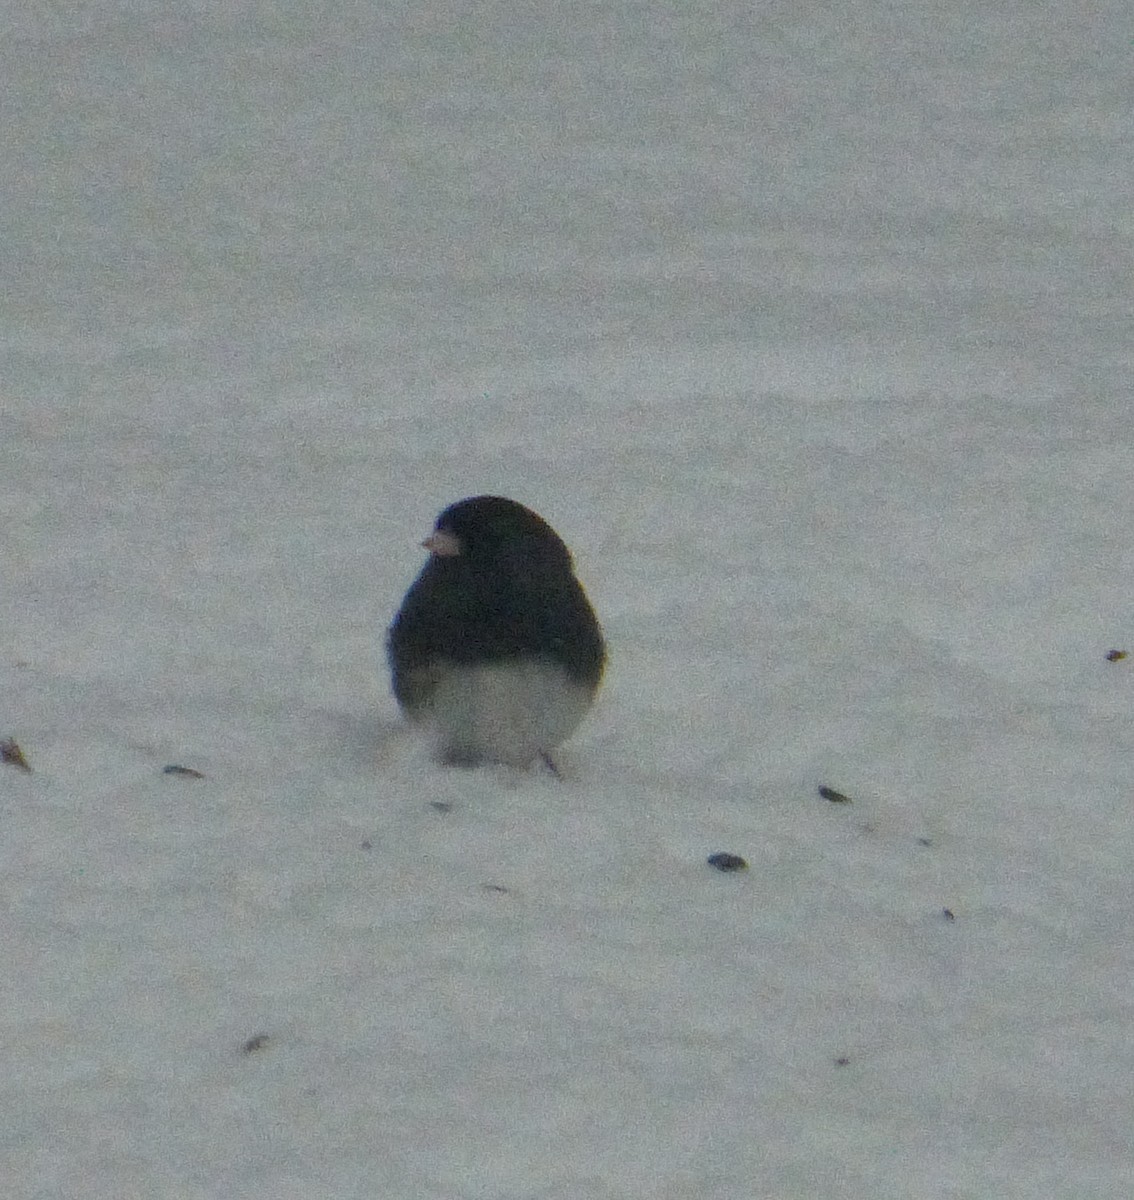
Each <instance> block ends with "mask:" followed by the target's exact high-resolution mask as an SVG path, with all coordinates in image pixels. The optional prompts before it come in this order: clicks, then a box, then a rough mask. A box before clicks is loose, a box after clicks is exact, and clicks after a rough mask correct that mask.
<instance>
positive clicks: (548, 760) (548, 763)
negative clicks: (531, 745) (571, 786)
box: [539, 750, 563, 779]
mask: <svg viewBox="0 0 1134 1200" xmlns="http://www.w3.org/2000/svg"><path fill="white" fill-rule="evenodd" d="M539 761H540V762H541V763H543V765H544V766H545V767H546V768H547V769H548V770H549V771H550V772H551V773H552V775H554V776H555V778H556V779H562V778H563V775H562V773H561V772H560V770H559V768H558V767H557V766H556V765H555V759H554V758H552V757H551V755H550V754H548V752H547V751H546V750H544V751H542V753H541V754H540V756H539Z"/></svg>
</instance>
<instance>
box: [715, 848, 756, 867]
mask: <svg viewBox="0 0 1134 1200" xmlns="http://www.w3.org/2000/svg"><path fill="white" fill-rule="evenodd" d="M707 861H708V863H709V866H710V867H716V869H717V870H718V871H747V870H748V863H746V862H745V861H744V859H743V858H741V857H740V855H739V854H728V853H726V852H725V851H723V850H722V851H721V852H720V853H718V854H710V855H709V857H708V860H707Z"/></svg>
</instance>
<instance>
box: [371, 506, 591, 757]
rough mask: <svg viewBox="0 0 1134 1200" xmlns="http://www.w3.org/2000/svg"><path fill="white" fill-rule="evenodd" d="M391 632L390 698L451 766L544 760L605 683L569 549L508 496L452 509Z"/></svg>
mask: <svg viewBox="0 0 1134 1200" xmlns="http://www.w3.org/2000/svg"><path fill="white" fill-rule="evenodd" d="M422 546H423V547H424V548H425V549H426V550H428V551H429V558H428V559H427V560H426V562H425V565H424V566H423V567H422V569H421V572H420V574H419V575H418V576H417V578H416V579H415V580H414V582H413V583H412V584H411V585H410V588H409V591H407V592H406V595H405V598H404V599H403V600H402V603H401V606H400V608H399V609H398V612H397V614H396V615H395V617H394V619H393V622H392V623H391V625H390V627H389V631H388V634H387V639H386V652H387V658H388V661H389V666H390V674H391V683H392V686H393V693H394V698H395V699H396V700H397V702H398V705H399V707H400V708H401V710H402V712H403V713H404V714H405V715H406V717H407V719H408V720H409V722H410V723H411V724H413V725H417V726H420V727H424V728H425V730H426V731H427V732H428V734H429V736H430V738H431V739H432V742H433V746H434V750H435V753H436V757H437V758H438V759H439V760H440V761H441V762H442V763H444V764H446V765H450V766H464V767H474V766H479V765H481V764H482V763H487V762H494V763H504V764H507V765H509V766H513V767H530V766H531V765H533V764H534V763H536V762H539V761H541V762H543V763H544V764H545V765H546V766H547V768H548V769H549V770H550V771H551V772H552V773H553V774H555V775H558V774H559V771H558V769H557V767H556V765H555V762H554V760H553V759H552V757H551V755H552V751H554V750H555V749H556V748H557V747H558V746H559V745H561V744H562V743H563V742H564V741H566V740H567V738H569V737H570V736H571V734H572V733H574V732H575V730H576V728H577V727H578V726H579V724H580V722H581V721H582V719H583V717H584V716H586V714H587V712H588V710H589V709H590V707H591V704H592V703H593V701H594V698H595V695H596V693H597V692H598V689H599V685H600V683H601V681H602V675H603V670H604V667H605V665H606V643H605V641H604V638H603V633H602V628H601V626H600V625H599V621H598V618H597V617H596V616H595V612H594V609H593V608H592V607H591V603H590V600H589V599H588V598H587V593H586V591H585V590H584V589H583V585H582V584H581V583H580V582H579V580H578V579H577V578H576V576H575V569H574V564H573V561H572V558H571V552H570V551H569V550H568V549H567V546H566V545H565V543H564V542H563V539H562V538H561V537H560V536H559V535H558V534H557V533H556V532H555V530H554V529H552V527H551V526H550V525H549V524H548V523H547V522H546V521H545V520H544V519H543V518H542V517H541V516H539V514H538V513H535V512H533V511H532V510H531V509H530V508H527V507H525V506H524V505H523V504H520V503H519V502H518V501H515V500H509V499H508V498H506V497H504V496H470V497H468V498H467V499H464V500H459V501H457V502H456V503H455V504H451V505H449V507H448V508H446V509H445V510H444V512H442V513H441V515H440V516H439V517H438V518H437V521H436V523H435V525H434V527H433V532H432V533H431V534H430V536H429V537H427V538H426V539H425V541H424V542H422Z"/></svg>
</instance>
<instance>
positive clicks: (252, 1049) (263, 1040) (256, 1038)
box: [240, 1033, 272, 1054]
mask: <svg viewBox="0 0 1134 1200" xmlns="http://www.w3.org/2000/svg"><path fill="white" fill-rule="evenodd" d="M271 1040H272V1039H271V1037H269V1035H268V1034H266V1033H254V1034H253V1035H252V1036H251V1037H250V1038H249V1039H248V1041H246V1042H245V1043H244V1045H243V1046H241V1047H240V1053H241V1054H255V1053H256V1051H257V1050H263V1049H265V1048H266V1047H267V1045H268V1043H269V1042H270V1041H271Z"/></svg>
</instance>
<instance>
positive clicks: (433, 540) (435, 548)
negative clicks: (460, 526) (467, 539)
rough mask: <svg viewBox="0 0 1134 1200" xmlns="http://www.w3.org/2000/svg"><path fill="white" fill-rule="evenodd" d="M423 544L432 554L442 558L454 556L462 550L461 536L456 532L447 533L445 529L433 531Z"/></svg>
mask: <svg viewBox="0 0 1134 1200" xmlns="http://www.w3.org/2000/svg"><path fill="white" fill-rule="evenodd" d="M421 544H422V546H423V548H424V549H426V550H428V551H429V553H430V554H437V555H440V556H441V557H442V558H453V557H454V556H455V555H458V554H460V552H461V541H460V538H458V537H457V535H456V534H455V533H447V532H446V531H445V530H444V529H438V530H436V531H435V532H434V533H431V534H430V535H429V537H427V538H426V539H425V541H424V542H422V543H421Z"/></svg>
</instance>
